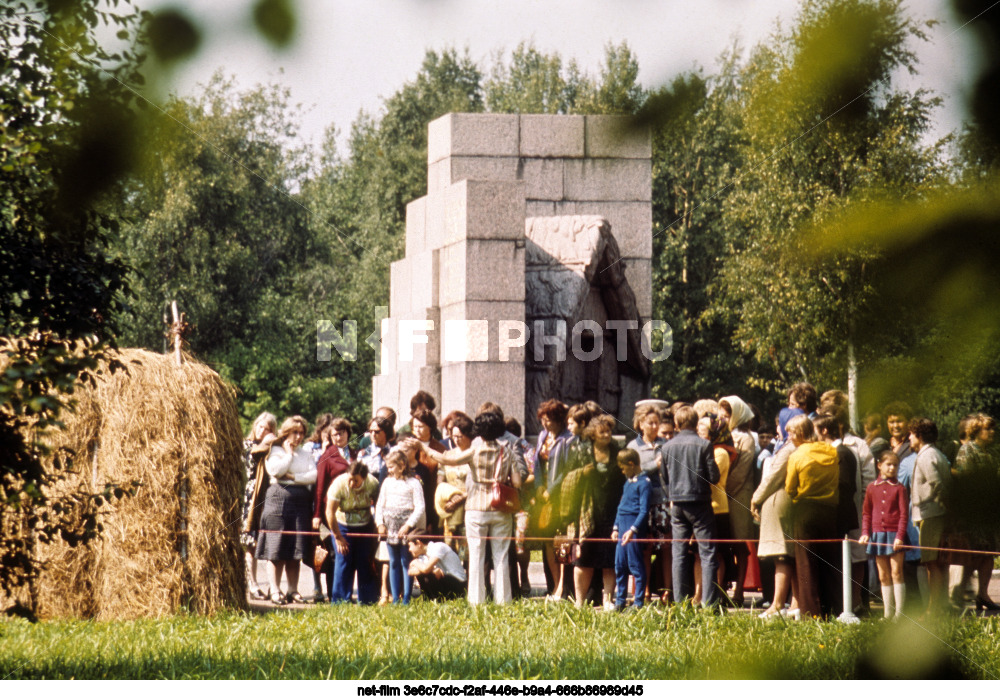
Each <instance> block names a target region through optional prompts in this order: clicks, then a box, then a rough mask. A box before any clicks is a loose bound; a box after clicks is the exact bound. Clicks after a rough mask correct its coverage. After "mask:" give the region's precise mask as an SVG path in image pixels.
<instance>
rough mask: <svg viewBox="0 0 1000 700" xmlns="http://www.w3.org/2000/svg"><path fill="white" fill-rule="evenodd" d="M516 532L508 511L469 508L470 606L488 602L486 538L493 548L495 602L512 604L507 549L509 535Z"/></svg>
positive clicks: (467, 522)
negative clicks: (488, 538)
mask: <svg viewBox="0 0 1000 700" xmlns="http://www.w3.org/2000/svg"><path fill="white" fill-rule="evenodd" d="M513 531H514V527H513V519H512V516H511V515H510V514H509V513H501V512H499V511H495V510H485V511H484V510H466V511H465V536H466V537H467V538H468V543H469V605H479V604H480V603H483V602H485V601H486V540H484V539H483V538H484V537H490V538H494V537H496V538H499V539H491V540H490V549H491V550H492V551H493V601H494V602H495V603H497V604H503V603H509V602H510V599H511V590H510V571H508V569H507V552H508V550H509V549H510V535H511V533H512V532H513Z"/></svg>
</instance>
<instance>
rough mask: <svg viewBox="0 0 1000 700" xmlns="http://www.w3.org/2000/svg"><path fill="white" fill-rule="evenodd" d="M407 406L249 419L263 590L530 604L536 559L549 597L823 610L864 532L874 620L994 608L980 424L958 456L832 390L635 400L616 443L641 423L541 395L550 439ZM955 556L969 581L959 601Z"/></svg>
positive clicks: (889, 414)
mask: <svg viewBox="0 0 1000 700" xmlns="http://www.w3.org/2000/svg"><path fill="white" fill-rule="evenodd" d="M409 408H410V420H409V421H408V422H406V423H405V424H404V425H401V426H399V427H397V415H396V412H395V411H394V410H393V409H392V408H389V407H383V408H380V409H379V410H378V411H376V414H375V416H373V417H372V418H371V420H369V422H368V424H367V426H366V430H365V432H364V434H363V435H361V436H359V437H360V439H358V440H352V436H353V430H354V429H353V426H352V425H351V424H350V423H349V422H348V421H347V420H345V419H343V418H335V417H334V416H332V415H330V414H323V415H321V416H319V417H318V418H317V420H316V424H315V428H314V430H313V431H312V433H311V434H309V429H308V426H307V424H306V422H305V420H304V419H302V418H301V417H299V416H292V417H290V418H287V419H286V420H285V421H284V422H283V423H282V424H281V426H280V428H279V427H278V425H277V419H276V418H275V416H273V415H271V414H268V413H264V414H262V415H261V416H259V417H258V418H257V420H256V421H254V423H253V425H252V427H251V430H250V433H249V435H248V436H247V438H246V441H245V457H246V468H247V488H246V498H245V505H244V523H245V524H244V528H243V529H244V532H243V535H242V543H243V544H244V546H245V547H246V556H247V565H248V570H249V577H250V578H249V587H250V593H251V595H252V596H253V597H254V598H257V599H261V600H265V599H267V600H270V601H271V602H273V603H274V604H276V605H283V604H285V603H287V602H303V601H302V598H301V596H300V595H299V593H298V592H297V591H298V579H299V569H300V564H301V563H302V562H305V563H306V565H307V566H309V567H310V568H311V569H312V571H313V582H314V596H313V600H314V601H315V602H320V601H323V600H327V599H328V600H330V601H331V602H350V601H353V600H356V601H357V602H358V603H361V604H375V603H380V604H387V603H390V602H394V603H401V604H405V603H408V602H409V601H410V600H411V597H412V595H413V583H414V581H416V582H417V584H418V586H419V589H420V591H421V592H422V595H424V596H425V597H429V598H434V599H437V598H449V597H467V598H468V601H469V603H470V604H472V605H477V604H481V603H483V602H485V601H486V600H487V598H488V591H487V588H488V584H489V581H490V578H491V576H492V599H493V600H494V601H495V602H496V603H506V602H508V601H510V600H511V599H512V598H514V597H522V596H527V595H530V592H531V587H530V585H529V584H528V578H527V565H528V561H529V560H530V555H531V551H533V550H539V551H540V552H541V554H540V556H541V558H542V561H543V564H544V571H545V577H546V588H547V592H546V600H548V601H552V602H559V601H563V600H572V601H574V602H575V603H576V605H578V606H585V605H596V606H598V607H601V608H603V609H606V610H623V609H625V608H626V607H627V606H628V605H629V603H631V605H632V606H633V607H634V608H641V607H642V606H643V605H645V604H647V603H648V602H650V601H652V600H657V601H660V602H663V603H669V602H672V601H674V602H680V601H691V602H693V603H695V604H700V605H702V606H706V607H713V608H720V607H722V606H735V607H743V605H744V590H745V584H746V582H747V581H748V580H751V582H752V584H753V585H754V587H760V588H761V589H762V590H763V594H764V599H765V601H767V604H766V607H765V608H764V610H763V611H762V612H761V613H760V617H762V618H770V617H774V616H779V615H781V616H787V617H792V618H800V617H802V616H826V615H831V614H837V613H839V612H840V611H841V610H842V609H843V605H844V601H843V600H842V585H841V581H842V578H843V575H842V573H841V572H840V571H839V570H838V569H839V566H840V562H841V556H840V547H841V542H842V541H843V540H844V539H845V538H847V539H849V540H850V541H851V542H852V545H851V559H852V569H851V572H850V578H851V581H852V583H853V589H854V590H853V595H852V600H853V601H854V602H855V603H858V604H859V606H860V609H861V610H863V611H867V610H868V609H869V606H870V604H871V603H872V602H875V601H878V600H881V601H882V604H883V609H884V614H885V615H886V616H892V615H901V614H903V610H904V606H905V607H906V609H907V610H908V611H911V612H922V611H945V610H948V609H950V606H951V605H953V604H954V605H964V603H965V601H964V598H963V596H965V591H966V586H967V584H968V582H969V580H970V579H971V578H972V577H973V576H975V578H976V584H977V591H976V593H975V595H974V602H975V605H976V607H977V609H990V610H996V609H998V606H997V605H996V603H994V602H993V601H992V600H991V599H990V597H989V594H988V585H989V580H990V576H991V573H992V568H993V557H992V555H991V554H987V553H985V552H990V551H993V550H995V549H996V547H997V542H996V527H995V520H996V519H995V516H991V515H989V514H991V513H992V506H990V509H989V510H987V511H984V513H983V515H984V516H985V519H983V518H980V519H979V520H977V519H976V518H975V517H966V518H963V519H959V518H956V517H953V516H954V515H956V513H953V512H952V510H955V508H954V506H953V505H952V504H953V501H952V500H950V499H951V498H952V496H955V495H958V496H961V495H962V493H964V492H969V493H980V494H981V493H983V492H986V493H990V492H991V489H992V490H994V491H995V490H996V489H997V485H998V484H1000V472H998V460H997V459H996V457H995V455H994V448H993V440H994V434H995V423H994V421H993V419H992V418H990V417H988V416H985V415H983V414H975V415H970V416H968V417H967V418H966V419H964V420H963V421H962V423H961V425H960V426H959V428H960V433H961V435H960V445H959V447H958V449H957V453H956V454H955V457H954V460H953V461H954V465H952V463H951V462H950V461H949V459H948V458H947V457H946V456H945V454H944V452H943V451H942V450H941V449H939V448H938V446H937V442H938V428H937V426H936V425H935V423H934V422H933V421H932V420H930V419H928V418H923V417H919V416H914V415H913V414H912V411H911V410H910V408H909V407H908V406H907V405H906V404H904V403H901V402H894V403H891V404H889V405H888V406H886V407H885V409H884V418H883V416H882V415H879V414H871V415H869V416H867V417H866V419H865V424H864V428H865V430H864V432H865V435H864V437H861V436H858V435H855V434H853V433H852V432H851V428H850V425H849V422H848V418H847V415H848V411H847V397H846V396H845V394H844V393H843V392H840V391H837V390H833V391H827V392H825V393H824V394H822V396H817V392H816V391H815V389H814V388H813V387H812V386H811V385H809V384H806V383H800V384H796V385H795V386H793V387H792V388H791V389H790V390H789V392H788V403H787V406H785V407H784V408H782V409H781V411H780V412H779V413H778V415H776V416H775V417H774V421H773V423H771V422H770V421H766V420H763V419H762V416H761V415H760V412H759V411H758V410H757V409H755V408H754V407H753V406H751V405H749V404H748V403H746V402H745V401H743V400H742V399H741V398H740V397H738V396H725V397H722V398H721V399H719V400H714V399H702V400H699V401H697V402H695V403H693V404H689V403H686V402H677V403H675V404H673V405H670V406H668V405H667V404H666V402H663V401H655V400H649V401H643V402H640V403H639V404H638V405H637V406H636V409H635V412H634V416H633V422H632V425H631V429H632V432H633V433H634V435H635V437H634V438H633V439H631V440H628V441H627V442H626V443H625V444H622V443H621V442H619V440H617V439H615V437H614V434H615V433H616V432H618V433H620V432H626V431H627V428H628V427H629V426H624V425H621V424H620V423H619V422H618V421H617V420H616V419H615V418H614V417H613V416H611V415H608V414H607V413H605V412H604V411H603V410H601V408H600V406H598V405H597V404H596V403H593V402H586V403H583V404H577V405H574V406H567V405H565V404H564V403H562V402H561V401H559V400H557V399H550V400H547V401H545V402H543V403H542V404H541V405H540V406H539V407H538V408H537V416H538V420H539V423H540V424H541V426H542V431H541V434H540V435H538V438H537V440H536V441H535V442H534V444H531V443H529V442H528V441H527V440H525V439H524V437H523V436H522V431H521V426H520V425H519V424H518V423H517V421H516V420H513V419H509V418H508V419H505V417H504V414H503V410H502V409H501V408H500V407H499V406H497V405H496V404H493V403H485V404H483V405H482V406H480V407H479V410H478V412H477V414H476V415H475V416H474V417H473V416H469V415H466V414H465V413H463V412H461V411H452V412H451V413H449V414H447V416H445V418H444V420H443V421H441V423H440V426H439V424H438V420H437V415H436V414H435V412H434V411H435V409H436V408H437V406H436V401H435V399H434V397H433V396H430V395H429V394H427V393H426V392H422V391H421V392H418V393H417V394H416V395H415V396H414V397H413V399H412V400H411V402H410V407H409ZM883 432H884V433H885V434H884V435H883ZM307 435H309V437H308V439H307ZM953 482H954V483H953ZM951 486H954V487H955V488H951V489H950V488H949V487H951ZM998 495H1000V494H998ZM980 500H982V499H980ZM961 510H963V511H964V510H965V509H964V508H963V509H961ZM974 511H975V508H971V510H970V512H972V514H973V516H974V515H975V513H974ZM258 559H259V560H264V561H267V562H268V563H269V568H268V571H269V581H268V584H267V591H266V592H265V590H264V588H263V587H262V586H261V585H260V583H259V582H258V581H257V579H256V561H257V560H258ZM950 564H957V565H961V566H962V567H964V568H963V572H964V575H963V577H962V581H961V582H960V583H959V585H958V586H956V587H955V591H954V592H953V594H952V596H951V598H950V599H949V596H948V566H949V565H950ZM283 574H284V576H285V578H286V580H287V584H288V590H287V591H282V589H281V584H282V575H283ZM595 574H596V575H595ZM324 576H325V578H326V588H325V590H324V588H323V586H322V580H323V577H324Z"/></svg>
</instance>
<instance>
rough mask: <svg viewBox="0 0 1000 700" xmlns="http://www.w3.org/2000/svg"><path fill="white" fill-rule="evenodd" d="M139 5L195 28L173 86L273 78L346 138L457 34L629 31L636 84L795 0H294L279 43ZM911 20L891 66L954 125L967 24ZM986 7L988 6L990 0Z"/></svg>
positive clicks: (582, 43)
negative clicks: (913, 65)
mask: <svg viewBox="0 0 1000 700" xmlns="http://www.w3.org/2000/svg"><path fill="white" fill-rule="evenodd" d="M138 4H139V6H140V7H142V8H144V9H155V8H160V7H167V6H173V7H179V8H182V9H183V10H184V11H185V12H186V13H187V14H188V15H189V16H190V17H191V18H192V19H194V20H195V21H196V22H198V24H199V25H201V26H202V27H203V28H205V31H204V35H203V40H202V44H201V48H200V50H199V52H198V54H197V55H196V56H195V57H194V58H193V59H191V60H190V61H188V62H187V63H186V64H185V65H183V66H182V67H181V68H179V69H178V70H177V71H176V74H175V76H174V82H173V89H172V91H173V92H175V93H177V94H179V95H185V96H187V95H194V94H196V93H197V92H198V91H199V84H203V83H206V82H207V81H208V79H209V77H210V76H211V75H212V73H213V72H214V71H215V70H217V69H222V70H223V71H224V73H226V74H227V75H231V76H233V77H235V79H236V82H237V84H238V85H239V86H240V87H241V88H251V87H253V86H254V85H256V84H258V83H262V82H263V83H279V84H282V85H285V86H287V87H288V88H289V89H290V90H291V96H292V103H293V104H296V103H299V104H301V105H302V107H303V116H302V137H303V140H304V141H306V142H307V143H311V144H314V145H316V146H318V145H319V144H320V143H321V140H322V135H323V133H324V131H325V129H326V128H327V127H328V126H330V125H335V126H336V128H337V129H338V130H339V131H340V135H339V138H338V143H339V144H340V146H341V147H343V144H344V143H345V139H346V134H347V133H348V132H349V130H350V125H351V122H353V121H354V119H355V118H356V117H357V115H358V112H359V110H362V109H363V110H366V111H368V112H369V113H372V114H376V115H377V114H378V111H379V108H380V105H381V100H382V99H383V98H386V97H389V96H390V95H392V94H393V93H394V92H395V91H396V90H398V89H399V88H400V87H402V85H403V84H404V83H406V82H407V81H410V80H412V79H413V78H414V77H415V76H416V74H417V71H418V70H419V67H420V63H421V61H422V59H423V56H424V52H425V51H426V50H427V49H438V50H440V49H445V48H449V47H454V48H456V49H458V50H459V51H462V50H464V49H466V48H468V50H469V53H470V56H471V57H472V58H473V60H475V61H477V63H479V65H480V67H481V68H483V69H487V68H488V67H489V66H491V65H492V63H493V57H494V56H495V55H496V54H497V52H499V51H506V52H507V53H508V55H509V52H510V50H511V49H513V48H514V47H515V46H516V45H517V44H518V43H519V42H521V41H530V42H533V43H534V45H535V47H536V48H537V49H539V50H540V51H543V52H557V53H559V54H560V55H561V56H562V58H563V60H564V62H565V63H568V62H569V61H570V60H571V59H575V60H576V61H577V63H578V65H579V66H580V68H581V69H582V70H584V71H585V72H588V73H591V74H593V75H595V76H596V75H597V73H598V70H599V67H600V63H601V60H602V58H603V56H604V50H605V46H606V45H607V44H608V43H609V42H612V43H615V44H618V43H619V42H621V41H623V40H624V41H626V42H628V44H629V46H630V47H631V49H632V51H633V52H634V54H635V55H636V58H637V60H638V62H639V68H640V74H639V81H640V83H642V85H643V86H645V87H647V88H655V87H658V86H660V85H662V84H664V83H667V82H669V81H670V80H671V79H672V78H673V77H674V76H676V75H677V74H679V73H682V72H684V71H687V70H690V69H692V68H695V67H699V66H700V67H702V68H704V69H706V70H707V71H709V72H710V71H711V70H712V69H713V68H714V66H715V64H716V60H717V58H718V56H719V55H720V54H721V53H722V52H723V51H724V50H725V49H727V48H729V47H731V46H732V44H733V42H734V41H739V43H740V44H741V45H742V46H744V47H751V46H753V45H755V44H757V43H759V42H761V41H764V40H766V39H767V37H768V36H769V35H770V34H771V33H772V32H773V30H774V28H775V23H776V22H779V21H780V22H782V23H783V25H784V26H790V25H791V24H792V22H793V20H794V18H795V15H796V12H797V10H798V8H799V5H800V3H799V2H797V1H794V0H697V1H694V2H692V1H691V0H607V1H601V0H501V1H497V0H354V1H352V2H348V1H345V0H298V2H297V5H296V6H297V8H298V9H297V13H298V28H297V33H296V37H295V40H294V41H293V42H292V45H291V47H290V48H288V49H286V50H276V49H274V48H272V47H270V46H269V45H267V44H266V43H265V42H264V40H263V39H262V38H261V37H260V35H259V34H257V33H256V32H255V31H254V30H253V28H252V24H251V20H250V8H251V7H252V4H253V3H252V2H251V0H171V1H170V2H161V1H160V0H139V2H138ZM906 7H907V8H908V9H909V10H910V12H911V14H912V15H913V16H915V17H917V18H919V19H921V20H932V19H933V20H938V21H939V22H940V24H938V25H937V26H936V27H934V28H933V29H932V30H931V31H930V41H928V42H920V43H918V44H915V45H914V47H913V48H914V49H915V50H916V52H917V55H918V57H919V59H920V74H919V75H918V76H916V77H911V76H909V75H902V76H900V83H899V84H900V85H901V86H902V87H904V88H906V89H915V88H917V87H925V88H928V89H930V90H932V91H934V93H935V94H937V95H939V96H941V97H942V98H943V99H944V101H945V105H944V107H943V108H942V109H940V110H939V111H938V113H937V115H936V116H937V119H936V126H935V128H934V129H933V130H932V133H931V135H930V137H931V138H932V139H934V138H939V137H941V136H944V135H945V134H947V133H948V132H949V131H951V130H953V129H955V128H957V127H958V125H959V124H960V123H961V121H962V119H963V116H964V100H965V95H966V93H967V91H968V90H969V88H970V83H969V77H968V76H969V75H970V74H972V73H973V68H974V66H975V59H974V54H973V52H972V49H971V45H972V37H971V36H970V33H969V30H967V29H962V28H961V24H960V22H959V21H957V20H956V19H955V18H954V16H953V15H952V13H951V7H950V2H948V1H947V0H910V1H909V2H907V3H906ZM995 11H1000V7H998V8H997V9H996V10H995Z"/></svg>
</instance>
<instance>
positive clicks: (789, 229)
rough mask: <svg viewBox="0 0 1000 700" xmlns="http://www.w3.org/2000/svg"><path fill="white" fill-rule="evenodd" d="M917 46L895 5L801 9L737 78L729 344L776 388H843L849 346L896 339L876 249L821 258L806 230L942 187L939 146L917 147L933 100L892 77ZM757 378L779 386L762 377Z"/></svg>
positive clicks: (869, 348)
mask: <svg viewBox="0 0 1000 700" xmlns="http://www.w3.org/2000/svg"><path fill="white" fill-rule="evenodd" d="M925 38H926V36H925V34H924V27H923V26H921V25H919V24H918V23H917V22H916V21H914V20H912V19H910V18H909V17H908V16H907V15H906V14H905V13H904V11H903V9H902V7H901V5H900V3H899V2H895V1H893V0H885V1H881V0H879V1H877V2H868V1H862V0H857V1H855V0H849V1H841V2H809V3H806V4H805V5H804V6H803V9H802V11H801V14H800V17H799V19H798V22H797V24H796V26H795V28H794V29H793V30H792V31H791V32H789V33H788V34H785V35H781V34H779V35H778V36H776V37H775V40H774V41H772V42H769V43H768V44H767V45H761V46H758V47H757V48H756V49H755V50H754V51H753V52H752V53H751V55H750V58H749V60H748V62H747V64H746V66H745V67H744V68H743V69H742V71H741V75H740V78H739V80H740V84H741V86H742V87H741V93H742V94H741V96H740V99H741V108H742V113H743V130H744V133H743V139H742V146H741V148H740V157H739V160H740V161H741V162H742V163H743V167H742V170H741V172H740V173H739V174H738V177H737V179H736V182H735V183H734V188H733V192H732V195H731V196H730V197H729V198H728V200H727V206H726V211H725V214H724V218H725V225H726V227H727V229H728V239H729V248H730V250H729V251H728V252H729V259H728V261H727V264H726V265H725V266H724V268H723V269H722V273H721V275H720V278H719V285H718V289H719V290H720V291H721V292H722V294H723V298H724V299H725V303H726V305H727V306H728V307H729V310H730V311H731V312H732V313H733V314H734V317H735V321H736V326H735V329H736V332H735V339H736V341H737V342H738V343H740V344H741V345H743V346H744V347H746V348H747V349H749V350H751V351H752V352H753V353H754V356H755V358H756V360H757V361H758V362H760V363H761V364H762V365H763V366H764V367H767V368H770V369H771V370H772V371H773V372H774V373H777V375H778V376H779V377H780V384H779V385H778V386H780V385H785V384H787V383H789V382H790V381H795V380H797V379H806V380H809V381H812V382H813V383H815V384H817V385H821V386H844V385H845V384H846V370H847V359H846V358H847V350H848V346H849V345H853V346H854V347H855V348H857V351H858V353H859V356H860V357H861V359H862V361H863V360H865V359H867V358H870V357H872V356H876V355H878V354H880V353H883V354H884V352H885V350H886V347H887V345H888V346H893V345H895V344H897V343H898V342H900V341H904V342H905V337H902V336H905V335H906V325H905V324H901V323H896V322H890V323H886V322H885V320H884V319H885V318H891V319H893V321H901V320H902V319H903V317H905V315H906V314H905V313H903V314H900V313H899V310H898V309H891V308H886V307H885V306H884V305H882V304H880V298H879V296H878V294H877V293H876V286H875V280H874V272H875V269H876V264H877V261H878V259H879V256H878V252H877V251H876V250H875V249H873V247H872V246H867V245H857V246H853V247H852V248H850V249H843V250H840V251H838V252H836V253H833V254H830V255H826V256H824V257H822V258H817V257H816V256H814V255H813V254H812V253H811V251H810V249H811V247H812V246H813V245H814V244H813V242H812V240H811V238H810V236H809V235H808V228H809V227H811V226H817V225H821V224H822V222H824V221H826V220H827V219H829V218H830V217H832V216H833V215H834V214H836V213H837V212H838V211H841V210H843V209H844V208H847V207H850V206H852V205H854V204H856V203H860V202H864V201H869V200H871V199H873V198H876V197H885V196H891V197H893V198H897V199H899V200H903V201H905V200H911V201H912V200H914V199H917V198H919V197H920V196H922V195H923V194H925V193H926V192H927V190H928V189H929V188H930V187H931V186H932V185H933V184H934V183H935V182H937V181H938V180H939V178H940V175H941V171H942V168H941V166H942V163H941V159H942V157H941V148H942V146H943V144H935V145H932V146H924V145H923V144H922V139H923V137H924V135H925V133H926V131H927V128H928V126H929V124H930V117H931V112H932V110H933V108H934V107H935V106H936V105H937V103H938V101H937V99H936V98H933V97H931V96H929V95H927V94H926V93H924V92H923V91H919V90H918V91H917V92H914V93H906V92H903V91H901V90H898V89H895V88H893V87H892V83H891V80H890V78H891V76H892V74H893V73H894V72H895V71H898V70H900V69H909V70H916V66H915V57H914V54H913V53H912V50H911V49H910V48H909V44H908V41H909V40H913V39H917V40H922V39H925ZM879 316H882V317H883V321H882V322H881V323H870V324H864V323H863V321H864V320H865V319H867V318H872V319H874V318H876V317H879ZM859 324H860V325H859ZM752 381H755V382H757V383H759V384H760V385H761V386H764V387H766V388H771V387H775V384H774V383H773V381H770V379H769V377H768V376H766V375H758V376H756V377H752Z"/></svg>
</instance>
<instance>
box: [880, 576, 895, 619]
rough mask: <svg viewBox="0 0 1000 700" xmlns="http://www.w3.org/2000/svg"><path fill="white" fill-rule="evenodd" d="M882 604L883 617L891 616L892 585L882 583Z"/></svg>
mask: <svg viewBox="0 0 1000 700" xmlns="http://www.w3.org/2000/svg"><path fill="white" fill-rule="evenodd" d="M882 604H883V605H884V606H885V617H892V613H893V607H892V586H886V585H885V584H882Z"/></svg>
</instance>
